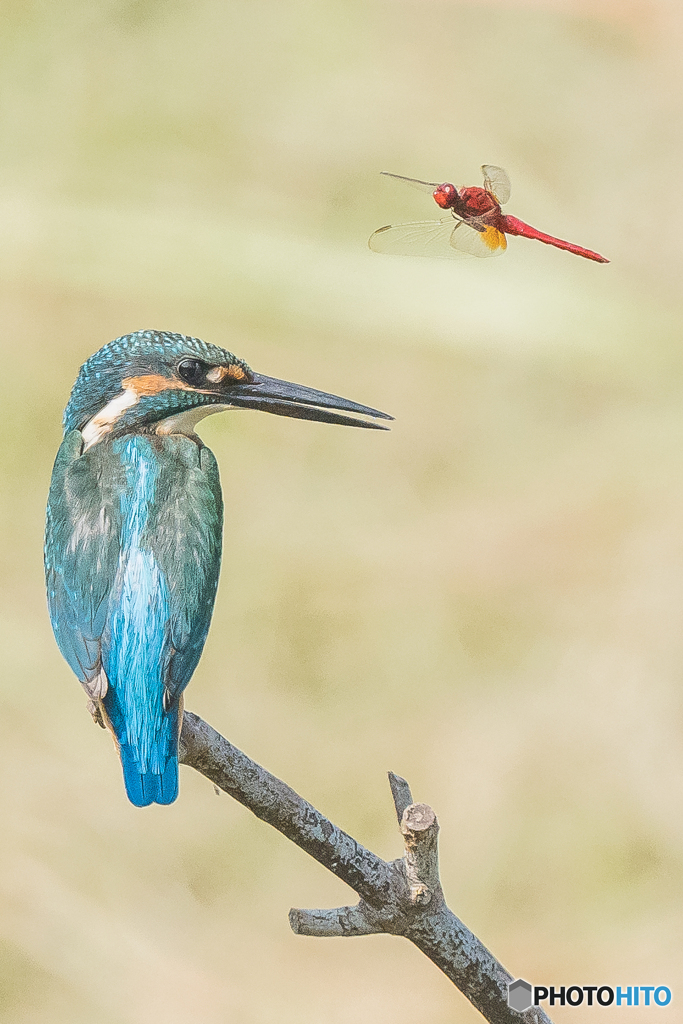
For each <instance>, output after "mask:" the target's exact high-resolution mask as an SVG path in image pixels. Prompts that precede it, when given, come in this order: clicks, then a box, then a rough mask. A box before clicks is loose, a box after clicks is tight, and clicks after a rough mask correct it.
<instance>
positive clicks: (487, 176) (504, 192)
mask: <svg viewBox="0 0 683 1024" xmlns="http://www.w3.org/2000/svg"><path fill="white" fill-rule="evenodd" d="M481 173H482V174H483V175H484V188H485V189H486V191H487V192H491V194H492V195H494V196H495V197H496V199H497V200H498V202H499V203H500V205H501V206H503V205H504V204H505V203H507V201H508V199H509V198H510V192H511V191H512V189H511V186H510V179H509V178H508V176H507V172H506V171H504V170H503V168H502V167H496V166H495V164H482V168H481Z"/></svg>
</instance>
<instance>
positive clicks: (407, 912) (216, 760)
mask: <svg viewBox="0 0 683 1024" xmlns="http://www.w3.org/2000/svg"><path fill="white" fill-rule="evenodd" d="M180 755H181V761H182V763H183V764H186V765H189V766H190V767H192V768H194V769H195V770H196V771H198V772H200V773H201V774H202V775H204V776H205V777H206V778H207V779H210V780H211V782H213V783H214V784H215V785H216V786H218V787H220V789H222V790H224V791H225V792H226V793H229V794H230V796H232V797H234V798H235V800H238V801H239V802H240V803H241V804H244V806H245V807H248V808H249V810H250V811H252V812H253V813H254V814H255V815H256V816H257V817H258V818H261V820H262V821H265V822H267V823H268V824H269V825H272V826H273V828H276V829H277V830H278V831H279V832H281V833H282V834H283V835H284V836H286V837H287V838H288V839H290V840H291V841H292V842H293V843H296V845H297V846H299V847H300V848H301V849H302V850H305V851H306V853H308V854H310V856H311V857H314V858H315V859H316V860H317V861H318V862H319V863H320V864H323V865H324V866H325V867H326V868H328V869H329V870H330V871H331V872H332V873H333V874H334V875H336V876H337V878H341V879H342V881H344V882H346V883H347V885H349V886H350V887H351V888H352V889H354V890H355V891H356V893H358V896H359V897H360V901H359V903H358V904H357V905H356V906H352V907H337V908H335V909H333V910H296V909H292V910H290V912H289V921H290V924H291V927H292V930H293V931H294V932H296V933H297V934H298V935H315V936H321V937H323V936H352V935H370V934H376V933H378V932H386V933H387V934H390V935H403V936H404V937H405V938H407V939H409V940H410V941H411V942H413V943H414V944H415V945H416V946H417V947H418V949H421V950H422V952H423V953H424V954H425V955H426V956H427V957H429V959H430V960H432V961H433V963H435V964H436V966H437V967H439V968H440V969H441V970H442V971H443V972H444V974H446V975H447V976H448V977H449V978H450V979H451V981H452V982H453V983H454V984H455V985H457V987H458V988H459V989H460V991H461V992H462V993H463V995H465V996H466V997H467V999H469V1000H470V1002H471V1003H472V1004H473V1005H474V1006H476V1008H477V1009H478V1010H479V1011H480V1012H481V1013H482V1014H483V1016H484V1017H485V1018H486V1020H488V1021H490V1022H491V1024H551V1021H550V1019H549V1018H548V1016H547V1015H546V1014H545V1012H544V1011H543V1010H542V1009H540V1008H539V1007H532V1008H531V1009H529V1010H527V1011H526V1012H524V1013H518V1012H517V1011H515V1010H512V1009H510V1007H509V1006H508V1004H507V984H508V982H509V981H512V980H513V976H512V975H511V974H509V973H508V971H506V970H505V968H504V967H503V966H502V964H500V963H499V962H498V961H497V960H496V958H495V957H494V956H493V954H492V953H490V952H489V951H488V949H486V947H485V946H484V945H483V944H482V943H481V942H480V941H479V939H478V938H477V937H476V935H474V934H473V933H472V932H471V931H470V930H469V929H468V928H466V927H465V925H464V924H463V923H462V921H460V920H459V919H458V918H457V917H456V916H455V914H454V913H453V912H452V911H451V910H449V908H448V907H447V906H446V901H445V899H444V895H443V891H442V889H441V883H440V880H439V865H438V852H437V837H438V832H439V825H438V822H437V820H436V815H435V814H434V811H433V810H432V809H431V807H429V806H428V805H427V804H415V803H413V800H412V796H411V793H410V787H409V786H408V783H407V782H406V781H405V779H401V778H400V777H399V776H397V775H393V774H392V773H390V774H389V782H390V785H391V792H392V796H393V798H394V805H395V808H396V813H397V816H398V819H399V823H400V827H401V832H402V835H403V842H404V847H405V852H404V855H403V856H402V857H400V858H399V859H398V860H394V861H390V862H387V861H384V860H382V859H381V857H377V856H376V855H375V854H374V853H372V852H371V851H370V850H366V849H365V847H364V846H361V844H360V843H357V842H356V840H355V839H353V838H352V837H351V836H349V835H347V833H346V832H343V831H342V830H341V829H339V828H337V827H336V825H333V824H332V822H331V821H328V819H327V818H325V817H324V815H322V814H320V812H319V811H317V810H316V809H315V807H313V806H312V805H311V804H309V803H307V802H306V801H305V800H303V799H302V797H300V796H299V795H298V793H295V792H294V790H293V789H291V788H290V787H289V786H288V785H286V783H284V782H281V781H280V779H277V778H275V776H274V775H271V774H270V773H269V772H267V771H266V770H265V769H264V768H262V767H261V766H260V765H258V764H256V763H255V762H254V761H252V760H250V758H248V757H247V756H246V754H243V753H242V751H240V750H238V749H237V748H236V747H234V746H233V745H232V744H231V743H229V742H228V740H226V739H225V738H224V737H223V736H221V735H220V734H219V733H217V732H216V730H215V729H213V728H212V727H211V726H210V725H208V724H207V723H206V722H204V721H202V719H201V718H198V717H197V715H193V714H192V713H191V712H189V711H186V712H185V715H184V720H183V729H182V735H181V740H180Z"/></svg>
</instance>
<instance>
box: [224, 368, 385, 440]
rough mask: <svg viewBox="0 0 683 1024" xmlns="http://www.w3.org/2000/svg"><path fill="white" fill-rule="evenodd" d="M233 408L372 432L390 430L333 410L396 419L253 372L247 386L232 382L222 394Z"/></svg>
mask: <svg viewBox="0 0 683 1024" xmlns="http://www.w3.org/2000/svg"><path fill="white" fill-rule="evenodd" d="M223 394H224V395H225V399H226V401H227V402H228V403H229V404H230V405H234V406H237V407H238V408H240V409H260V410H261V411H262V412H273V413H275V415H276V416H293V417H294V418H295V419H300V420H320V421H321V422H323V423H339V424H341V425H342V426H344V427H368V428H369V429H371V430H388V429H389V428H388V427H385V426H382V425H381V424H379V423H372V422H371V421H370V420H364V419H355V418H354V417H352V416H340V415H338V413H336V412H328V410H330V409H338V410H340V411H341V412H350V413H356V414H357V415H358V416H373V417H375V418H376V419H382V420H392V419H393V418H394V417H393V416H389V415H388V414H387V413H385V412H379V410H377V409H371V408H370V407H369V406H367V405H358V403H357V402H350V401H349V400H348V399H347V398H339V396H338V395H328V394H327V393H326V392H325V391H316V390H315V389H314V388H306V387H303V386H302V385H301V384H290V382H289V381H286V380H277V379H276V378H275V377H264V376H263V374H260V373H254V372H253V371H252V373H251V380H250V381H249V382H246V381H245V382H244V383H231V384H230V385H229V386H228V387H226V389H225V391H224V392H223Z"/></svg>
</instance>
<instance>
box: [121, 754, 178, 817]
mask: <svg viewBox="0 0 683 1024" xmlns="http://www.w3.org/2000/svg"><path fill="white" fill-rule="evenodd" d="M119 754H120V755H121V766H122V768H123V781H124V782H125V784H126V793H127V794H128V799H129V800H130V802H131V803H132V804H135V806H136V807H148V806H149V804H172V803H173V801H174V800H175V798H176V797H177V796H178V755H177V753H175V752H172V753H171V755H170V756H169V757H168V759H167V760H166V763H165V765H164V767H163V769H162V770H161V772H154V771H152V770H151V769H150V768H147V769H146V770H145V771H141V770H140V761H139V760H138V758H137V757H136V756H135V752H134V751H133V750H132V749H131V747H129V746H128V745H127V744H126V745H124V744H122V745H121V746H120V748H119Z"/></svg>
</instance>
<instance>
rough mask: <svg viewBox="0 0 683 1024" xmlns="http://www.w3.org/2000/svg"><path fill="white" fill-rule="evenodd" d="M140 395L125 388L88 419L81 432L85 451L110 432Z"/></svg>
mask: <svg viewBox="0 0 683 1024" xmlns="http://www.w3.org/2000/svg"><path fill="white" fill-rule="evenodd" d="M137 401H138V395H136V394H135V392H134V391H132V390H130V389H129V388H124V390H123V391H122V392H121V394H120V395H117V396H116V398H112V400H111V402H107V404H106V405H105V407H104V409H100V411H99V412H98V413H97V415H96V416H93V418H92V419H90V420H88V422H87V423H86V425H85V426H84V427H83V430H82V431H81V434H82V435H83V440H84V442H85V444H84V445H83V451H84V452H87V450H88V448H92V446H93V445H94V444H97V442H98V441H101V440H102V438H103V437H104V436H105V434H108V433H109V431H110V430H111V428H112V427H113V426H114V424H115V423H116V421H117V420H118V419H119V417H120V416H122V415H123V413H124V412H125V411H126V409H130V408H131V407H132V406H134V405H135V404H136V402H137Z"/></svg>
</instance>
